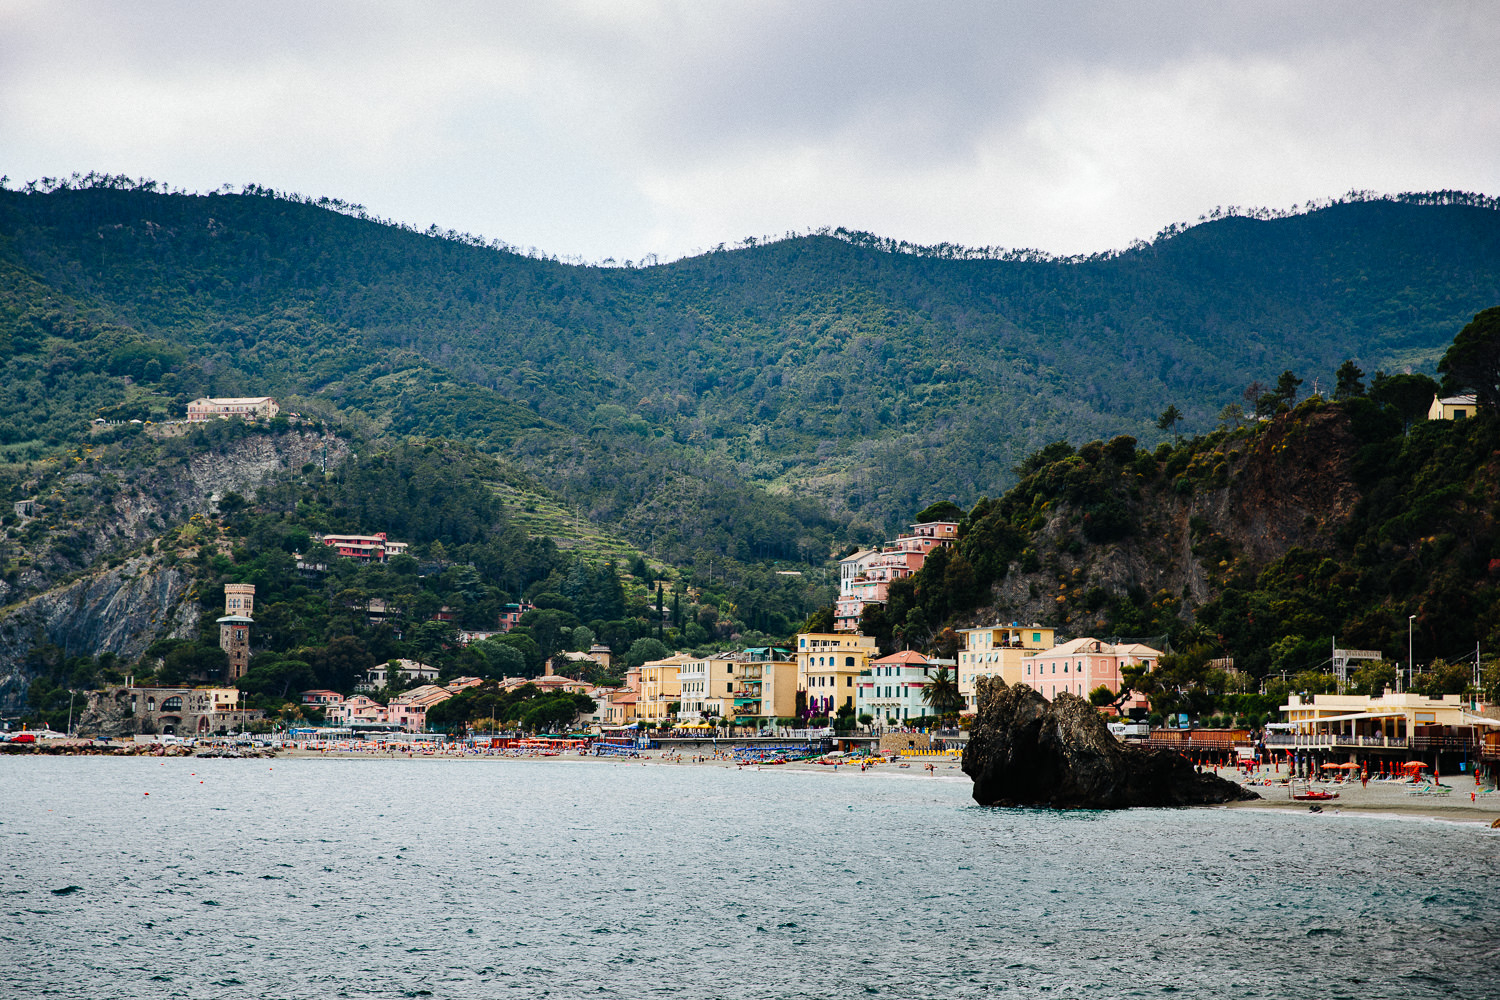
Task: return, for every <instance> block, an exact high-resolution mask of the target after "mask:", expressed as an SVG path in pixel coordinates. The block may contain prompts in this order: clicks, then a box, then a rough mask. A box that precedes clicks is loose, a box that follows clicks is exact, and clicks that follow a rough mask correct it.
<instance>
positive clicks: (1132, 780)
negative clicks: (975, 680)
mask: <svg viewBox="0 0 1500 1000" xmlns="http://www.w3.org/2000/svg"><path fill="white" fill-rule="evenodd" d="M963 770H964V773H965V774H967V775H968V776H969V777H970V778H972V779H973V781H974V801H975V802H978V803H979V804H980V805H987V806H989V805H993V806H1041V807H1045V808H1052V809H1129V808H1133V807H1137V806H1158V807H1160V806H1201V805H1218V804H1222V803H1226V802H1242V801H1247V800H1252V799H1257V798H1259V797H1260V796H1259V795H1257V794H1256V793H1255V792H1253V791H1250V790H1249V789H1247V788H1243V787H1241V786H1240V785H1239V784H1237V783H1236V782H1233V781H1227V780H1225V779H1223V778H1220V777H1217V776H1216V775H1213V774H1207V773H1201V772H1199V770H1198V769H1197V768H1196V767H1194V766H1193V765H1192V764H1191V763H1190V762H1189V761H1188V760H1187V759H1186V758H1185V757H1182V756H1181V755H1180V754H1176V753H1173V752H1172V751H1170V750H1159V749H1148V748H1145V747H1134V746H1127V745H1125V744H1123V743H1121V742H1120V741H1119V740H1117V739H1115V737H1114V735H1113V734H1111V733H1110V731H1109V728H1108V726H1107V725H1106V724H1105V721H1104V718H1103V716H1101V715H1100V714H1099V713H1098V711H1096V710H1095V709H1094V706H1092V705H1090V704H1089V703H1088V702H1087V701H1085V700H1084V699H1083V698H1080V697H1078V696H1077V695H1072V694H1059V695H1058V696H1057V698H1056V700H1054V701H1050V702H1049V701H1048V700H1047V699H1045V698H1043V697H1042V696H1041V695H1040V694H1038V693H1037V692H1035V691H1033V690H1032V689H1031V688H1029V687H1027V686H1026V685H1025V684H1017V685H1015V686H1014V687H1012V686H1010V685H1007V684H1006V683H1005V682H1004V681H1003V680H1001V679H999V678H998V677H994V678H981V679H980V681H979V712H978V715H977V717H976V718H975V720H974V728H973V730H972V731H971V736H970V738H969V744H968V747H967V748H966V749H965V750H964V758H963Z"/></svg>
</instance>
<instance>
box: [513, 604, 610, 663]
mask: <svg viewBox="0 0 1500 1000" xmlns="http://www.w3.org/2000/svg"><path fill="white" fill-rule="evenodd" d="M535 610H536V605H535V604H532V603H531V602H530V601H520V602H518V603H515V604H507V605H505V607H503V608H501V609H500V626H499V627H500V631H502V632H509V631H510V630H511V629H513V628H515V627H516V626H517V625H519V624H521V616H522V615H524V614H525V613H526V612H528V611H535ZM608 665H609V664H607V663H606V664H605V666H608Z"/></svg>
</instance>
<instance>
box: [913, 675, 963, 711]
mask: <svg viewBox="0 0 1500 1000" xmlns="http://www.w3.org/2000/svg"><path fill="white" fill-rule="evenodd" d="M922 701H923V702H925V703H926V704H927V706H928V707H929V708H931V709H932V713H933V714H934V715H936V716H938V717H939V718H946V717H947V716H950V715H957V714H958V713H959V712H961V711H963V707H964V696H963V695H962V694H961V693H959V690H958V677H957V676H956V675H955V674H952V673H950V672H949V670H948V667H947V665H946V664H944V665H942V666H939V667H938V668H937V670H936V671H935V672H934V673H933V674H932V677H931V679H929V680H928V681H927V684H926V686H924V687H923V688H922Z"/></svg>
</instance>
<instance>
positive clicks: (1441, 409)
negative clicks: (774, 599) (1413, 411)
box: [1427, 394, 1479, 420]
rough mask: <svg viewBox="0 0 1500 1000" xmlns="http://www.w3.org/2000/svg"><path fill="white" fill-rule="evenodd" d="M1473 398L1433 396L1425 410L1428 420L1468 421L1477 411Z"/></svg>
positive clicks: (1471, 396)
mask: <svg viewBox="0 0 1500 1000" xmlns="http://www.w3.org/2000/svg"><path fill="white" fill-rule="evenodd" d="M1478 406H1479V404H1478V401H1477V400H1475V398H1474V396H1473V395H1472V394H1471V395H1468V396H1447V397H1442V396H1435V397H1433V400H1432V405H1431V406H1429V407H1428V408H1427V419H1428V420H1469V419H1471V418H1473V417H1474V415H1475V413H1476V412H1477V411H1478Z"/></svg>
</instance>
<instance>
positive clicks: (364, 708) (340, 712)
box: [325, 694, 389, 726]
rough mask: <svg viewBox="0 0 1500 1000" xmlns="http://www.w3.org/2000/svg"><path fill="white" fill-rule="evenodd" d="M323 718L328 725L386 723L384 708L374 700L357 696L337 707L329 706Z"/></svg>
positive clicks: (347, 699) (360, 695)
mask: <svg viewBox="0 0 1500 1000" xmlns="http://www.w3.org/2000/svg"><path fill="white" fill-rule="evenodd" d="M325 718H326V719H327V721H328V724H329V725H333V726H348V725H350V724H352V723H355V722H367V723H379V722H388V721H389V719H388V718H387V716H386V711H385V706H384V705H382V704H381V703H380V702H378V701H376V700H375V699H374V698H368V697H366V696H365V695H362V694H357V695H355V696H354V697H353V698H346V699H344V701H342V702H341V703H339V704H337V705H330V706H329V707H328V709H327V713H326V715H325Z"/></svg>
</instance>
